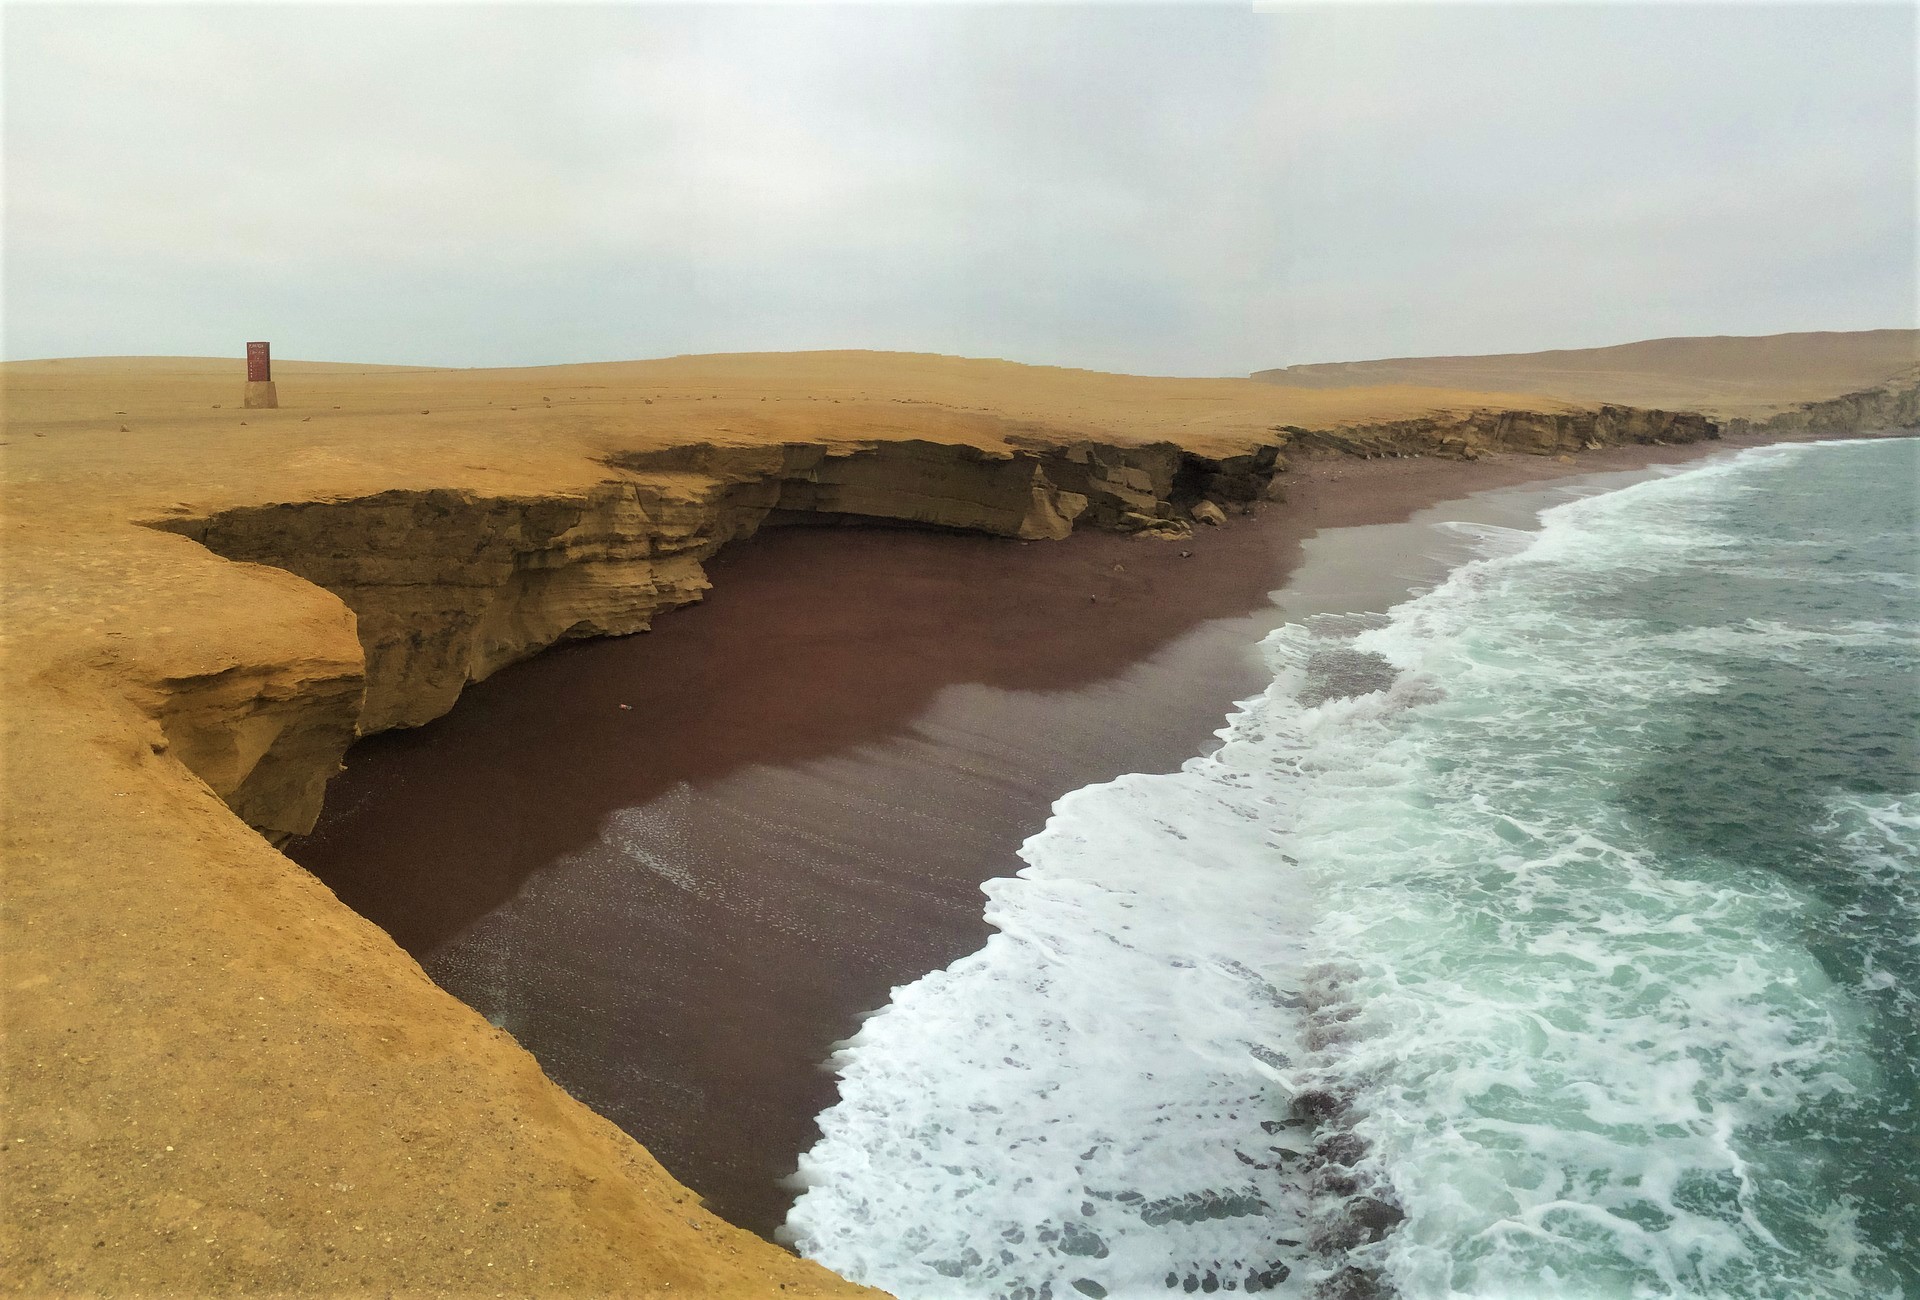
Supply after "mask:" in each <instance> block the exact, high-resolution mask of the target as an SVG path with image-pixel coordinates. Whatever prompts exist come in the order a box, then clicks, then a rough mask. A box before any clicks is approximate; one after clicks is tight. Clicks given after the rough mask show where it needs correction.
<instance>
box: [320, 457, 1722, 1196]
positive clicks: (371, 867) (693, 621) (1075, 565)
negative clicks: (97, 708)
mask: <svg viewBox="0 0 1920 1300" xmlns="http://www.w3.org/2000/svg"><path fill="white" fill-rule="evenodd" d="M1732 445H1743V444H1736V443H1733V442H1731V441H1729V442H1727V443H1710V444H1704V445H1699V446H1692V447H1671V448H1668V447H1653V448H1622V449H1614V450H1610V451H1606V452H1599V453H1593V454H1589V455H1585V456H1582V457H1580V458H1579V459H1578V461H1577V462H1560V461H1552V460H1545V459H1541V458H1534V457H1518V456H1512V457H1499V458H1493V459H1488V460H1483V461H1479V462H1474V463H1462V462H1452V461H1444V462H1442V461H1433V460H1418V459H1406V460H1380V461H1354V460H1347V459H1332V460H1316V461H1310V462H1305V463H1302V464H1300V465H1297V466H1296V467H1295V469H1294V471H1293V472H1291V473H1290V474H1289V475H1288V476H1287V477H1286V479H1285V480H1284V482H1285V484H1286V486H1287V489H1288V494H1289V499H1288V501H1287V502H1286V503H1285V504H1278V505H1264V506H1262V507H1260V508H1259V509H1258V511H1257V512H1256V513H1255V514H1253V515H1251V516H1236V517H1234V518H1232V519H1230V521H1229V523H1228V526H1226V527H1224V528H1219V529H1202V530H1201V531H1200V533H1199V534H1198V535H1197V536H1196V537H1195V538H1194V539H1193V540H1192V541H1191V542H1163V541H1158V540H1152V539H1136V538H1125V537H1116V536H1111V535H1104V534H1082V535H1076V536H1074V537H1072V538H1069V539H1068V540H1066V541H1064V542H1034V543H1021V542H1012V541H1005V540H1000V539H993V538H984V537H977V536H967V535H959V534H943V533H934V532H916V531H905V530H890V529H878V528H873V529H850V528H842V529H808V528H797V529H779V530H769V531H767V532H764V533H762V534H761V535H760V536H758V537H756V538H753V539H751V540H749V541H747V542H743V543H739V544H736V545H735V546H733V547H731V548H729V549H728V550H727V551H726V552H724V553H723V554H721V555H720V556H719V557H717V558H716V559H715V560H714V562H713V563H712V564H711V565H710V566H709V567H710V572H711V576H712V579H713V583H714V588H713V591H712V592H711V593H710V594H709V597H708V599H707V600H706V601H705V602H704V603H703V604H701V605H699V606H696V607H693V608H690V609H687V610H683V611H679V612H676V613H672V614H669V615H667V616H665V617H663V618H662V619H661V620H660V621H659V623H658V625H657V628H656V630H655V631H653V632H652V633H649V634H646V635H642V636H637V637H629V638H623V639H618V640H605V641H597V642H588V643H581V644H577V645H573V646H568V647H563V648H560V649H557V650H554V651H551V652H549V653H547V654H544V655H541V656H540V657H538V658H536V659H534V660H531V661H529V662H527V663H524V664H520V665H517V666H515V667H513V668H509V669H507V670H505V671H503V672H501V673H499V674H497V675H496V676H495V677H493V678H492V679H490V680H488V681H486V682H484V683H481V684H479V685H476V686H474V687H472V688H470V689H469V690H468V692H467V693H466V695H465V696H464V697H463V698H462V699H461V701H460V704H459V705H458V707H457V708H456V709H455V710H454V711H453V712H452V713H451V714H449V715H448V716H446V717H445V718H442V719H441V720H439V721H437V722H435V723H432V724H430V725H429V726H426V727H423V728H420V729H418V730H415V731H408V732H398V733H390V734H387V735H383V736H376V737H373V738H370V739H368V740H366V741H363V742H361V743H360V744H359V745H357V746H355V747H354V749H353V750H352V751H351V752H350V753H349V755H348V759H347V770H346V771H345V772H344V773H342V774H341V775H340V777H338V778H337V779H336V781H335V782H334V784H333V786H332V787H331V788H330V790H329V794H328V804H327V811H326V813H325V815H324V816H323V818H322V821H321V824H320V826H319V827H318V828H317V829H316V831H315V833H314V834H313V835H312V836H310V837H308V838H306V839H305V840H303V841H300V842H298V843H296V844H295V845H293V846H292V847H291V848H290V849H289V852H290V854H291V856H292V857H293V858H294V859H295V860H296V861H298V862H300V863H301V864H302V865H303V866H306V867H307V868H308V869H309V870H311V871H313V872H314V873H315V874H316V875H318V876H319V877H320V878H321V879H322V880H323V881H325V882H326V883H327V884H328V885H330V886H331V887H332V888H333V889H334V890H335V892H336V893H338V895H339V896H340V897H341V899H342V900H344V901H345V902H346V903H348V904H349V905H350V906H352V907H354V908H355V909H356V910H358V911H360V912H361V913H362V914H363V915H365V916H367V917H369V918H370V919H372V920H374V921H375V922H377V923H378V924H380V925H381V926H383V927H384V928H385V929H386V930H387V931H388V932H389V933H390V934H392V935H393V936H394V938H395V939H396V940H398V941H399V942H400V943H401V944H402V945H403V946H404V947H405V948H406V949H407V950H408V951H409V952H411V953H412V954H414V956H416V957H417V958H418V959H419V960H420V962H421V964H422V965H423V966H424V967H425V969H426V970H427V972H428V973H429V974H430V975H432V976H433V977H434V978H435V979H436V980H437V981H438V982H440V983H441V984H442V986H444V987H445V988H447V989H448V990H449V991H451V992H453V993H454V994H455V995H456V996H458V997H460V998H462V999H463V1000H465V1001H466V1002H468V1003H469V1004H470V1005H472V1006H474V1007H475V1008H477V1009H478V1010H480V1011H481V1012H482V1013H483V1014H485V1015H486V1016H488V1018H489V1019H491V1020H493V1021H494V1023H496V1024H499V1025H501V1026H503V1027H504V1028H506V1029H507V1030H508V1031H510V1032H511V1033H513V1034H514V1035H515V1037H516V1038H518V1039H519V1040H520V1042H521V1043H523V1044H524V1045H525V1046H526V1047H528V1048H529V1049H530V1050H531V1051H532V1052H533V1053H534V1055H535V1056H536V1057H537V1058H538V1059H539V1060H540V1061H541V1063H542V1065H543V1066H544V1067H545V1068H546V1070H547V1071H548V1073H549V1074H551V1075H552V1076H553V1077H554V1078H555V1079H556V1080H557V1081H558V1082H559V1083H560V1084H562V1085H563V1086H564V1087H566V1088H567V1089H568V1090H569V1091H570V1092H572V1093H573V1094H574V1095H575V1096H577V1097H579V1098H581V1099H582V1100H583V1101H585V1102H587V1103H588V1104H589V1105H590V1106H592V1107H593V1108H594V1109H596V1110H598V1111H600V1112H601V1113H602V1114H604V1115H606V1116H607V1117H608V1118H610V1119H612V1120H613V1121H614V1122H615V1123H617V1124H619V1125H620V1126H621V1127H623V1128H624V1129H626V1130H627V1131H628V1132H629V1133H631V1134H632V1135H633V1136H634V1137H636V1138H637V1139H639V1140H640V1141H641V1142H642V1143H643V1144H644V1145H645V1146H647V1147H648V1148H649V1149H650V1150H651V1151H652V1152H653V1153H654V1155H655V1156H656V1157H658V1158H659V1159H660V1160H661V1161H662V1163H664V1164H665V1165H666V1167H667V1168H668V1169H669V1170H670V1171H671V1172H672V1173H673V1174H674V1175H675V1176H676V1177H677V1178H679V1179H680V1180H681V1181H682V1182H684V1183H686V1184H687V1185H688V1186H690V1187H692V1188H693V1189H694V1190H695V1191H697V1192H699V1193H700V1194H701V1195H702V1196H703V1197H705V1198H706V1199H707V1201H708V1203H709V1204H710V1205H711V1206H712V1208H713V1209H715V1210H716V1211H717V1212H718V1213H720V1214H721V1215H723V1216H724V1217H726V1218H728V1219H730V1220H732V1221H733V1222H735V1223H737V1224H740V1225H741V1226H743V1227H747V1228H750V1229H752V1230H753V1231H756V1232H759V1233H762V1234H770V1233H771V1232H772V1231H773V1230H774V1229H775V1228H777V1227H778V1225H779V1224H780V1223H781V1221H782V1220H783V1219H784V1217H785V1214H786V1210H787V1207H788V1204H789V1203H790V1201H791V1195H792V1194H791V1192H790V1191H788V1190H786V1189H785V1188H783V1187H782V1185H781V1183H782V1180H783V1179H784V1178H785V1177H786V1176H787V1175H789V1174H791V1172H792V1171H793V1169H794V1167H795V1162H796V1159H797V1157H798V1155H799V1153H800V1152H801V1151H803V1150H805V1149H806V1148H807V1147H809V1146H810V1145H811V1144H812V1143H813V1141H814V1139H815V1137H816V1136H817V1130H816V1129H815V1125H814V1117H815V1116H816V1115H818V1114H819V1113H820V1111H822V1110H823V1109H825V1108H826V1107H827V1106H828V1105H830V1104H831V1103H832V1102H833V1100H834V1096H835V1093H834V1083H833V1079H832V1077H831V1076H830V1075H829V1074H828V1073H827V1072H826V1071H825V1070H824V1069H822V1062H823V1061H824V1060H825V1058H826V1057H827V1056H828V1054H829V1053H830V1051H831V1049H832V1045H833V1044H834V1043H835V1042H837V1041H838V1040H840V1039H843V1038H845V1037H846V1036H847V1035H848V1034H850V1033H851V1032H852V1031H853V1029H854V1028H855V1027H856V1026H857V1025H858V1023H859V1020H860V1018H861V1016H862V1015H863V1014H865V1013H867V1012H869V1011H871V1010H872V1009H874V1008H876V1007H878V1006H880V1005H882V1004H883V1003H884V1002H885V1001H886V998H887V994H888V991H889V990H890V989H891V988H893V987H894V986H896V985H899V984H902V983H906V982H909V981H911V980H914V979H917V978H919V977H920V976H921V975H923V974H925V973H927V972H928V971H931V970H936V969H939V968H940V967H943V966H945V965H947V964H949V963H950V962H952V961H954V960H955V959H957V958H959V957H961V956H964V955H965V954H967V953H968V952H971V951H973V950H974V949H976V948H977V947H979V946H980V944H981V943H982V942H983V941H984V940H985V938H986V935H987V933H988V931H987V928H986V926H985V923H984V922H983V920H982V919H981V914H980V913H981V896H980V893H979V885H980V883H981V882H982V881H985V880H987V879H990V878H993V877H995V876H1001V875H1006V874H1009V873H1011V872H1013V871H1015V870H1017V869H1018V868H1019V867H1020V865H1021V863H1020V862H1019V860H1018V858H1017V857H1016V856H1015V851H1016V850H1017V848H1018V847H1019V845H1020V843H1021V842H1022V841H1023V840H1024V839H1025V838H1026V837H1027V836H1029V835H1031V834H1032V833H1034V832H1035V831H1037V830H1039V829H1040V827H1041V826H1042V824H1043V823H1044V822H1045V819H1046V816H1047V813H1048V811H1049V809H1050V807H1051V805H1052V803H1053V801H1054V800H1055V799H1056V798H1058V797H1059V796H1060V795H1061V794H1063V793H1065V792H1066V791H1069V790H1072V789H1076V788H1078V787H1080V786H1083V785H1087V784H1090V783H1092V782H1096V781H1101V780H1106V779H1110V778H1112V777H1114V776H1117V775H1119V774H1121V773H1123V772H1129V771H1156V770H1170V769H1172V768H1175V767H1177V766H1178V765H1179V764H1180V763H1181V762H1182V761H1184V760H1185V759H1187V758H1189V757H1191V756H1192V755H1194V754H1196V753H1199V752H1202V751H1204V750H1205V749H1207V748H1209V747H1210V746H1211V745H1212V744H1213V743H1215V742H1214V740H1213V732H1214V731H1215V729H1216V728H1218V727H1219V726H1220V725H1221V723H1222V719H1223V717H1224V716H1225V714H1226V713H1227V711H1228V710H1229V708H1230V707H1231V705H1232V702H1233V701H1234V700H1236V699H1238V698H1241V697H1244V696H1246V695H1248V694H1251V693H1253V692H1254V691H1256V690H1258V689H1259V688H1260V687H1261V686H1263V685H1264V684H1265V681H1266V675H1265V674H1264V672H1263V671H1262V669H1261V667H1260V665H1259V661H1258V658H1257V654H1256V651H1255V648H1254V647H1255V645H1256V643H1257V642H1258V640H1259V638H1260V637H1261V636H1262V635H1263V634H1264V633H1265V632H1266V631H1268V630H1270V629H1271V628H1272V627H1273V626H1275V625H1277V624H1278V623H1279V622H1281V621H1284V619H1286V618H1287V617H1289V615H1293V616H1297V615H1298V614H1299V613H1302V612H1305V611H1304V610H1283V609H1280V608H1278V607H1276V606H1275V605H1274V604H1273V602H1272V601H1271V599H1270V598H1269V593H1271V592H1273V591H1274V590H1275V589H1277V588H1279V587H1281V586H1282V585H1283V584H1284V583H1285V581H1286V579H1287V576H1288V574H1289V572H1290V571H1291V570H1292V569H1293V567H1294V566H1295V564H1296V563H1297V562H1298V560H1299V558H1300V556H1301V554H1302V544H1303V542H1304V541H1305V539H1307V538H1308V537H1309V536H1311V535H1312V534H1313V533H1314V532H1315V531H1316V530H1320V529H1325V528H1339V527H1352V526H1356V525H1372V524H1382V523H1388V522H1392V521H1396V520H1401V519H1405V518H1407V517H1408V516H1410V515H1412V514H1413V513H1414V512H1415V511H1418V510H1421V509H1423V508H1425V507H1429V506H1432V505H1434V504H1435V503H1437V502H1442V501H1449V500H1453V499H1456V498H1460V497H1464V496H1466V495H1468V494H1470V493H1475V492H1482V491H1485V490H1488V489H1492V488H1498V487H1503V486H1509V485H1514V484H1520V483H1527V482H1534V481H1538V480H1542V479H1549V478H1556V477H1564V476H1568V475H1587V474H1593V473H1597V472H1603V471H1608V470H1625V469H1631V468H1635V467H1639V466H1643V465H1646V464H1650V463H1657V462H1677V461H1682V460H1688V459H1693V458H1696V457H1698V456H1701V455H1704V454H1707V453H1709V452H1712V451H1714V450H1718V449H1721V448H1723V447H1727V446H1732ZM1516 522H1518V521H1516ZM1182 551H1187V552H1190V553H1191V554H1190V555H1187V556H1183V555H1182V554H1181V552H1182ZM1423 563H1425V560H1424V558H1423V556H1422V555H1420V554H1418V553H1416V552H1414V551H1408V552H1405V553H1401V552H1388V553H1380V554H1370V555H1368V554H1363V555H1350V556H1349V558H1348V560H1347V562H1346V567H1345V568H1344V569H1342V568H1338V567H1336V569H1335V570H1334V573H1335V574H1336V579H1335V584H1334V585H1335V587H1336V588H1339V587H1342V586H1343V585H1344V586H1346V588H1347V589H1346V590H1345V591H1344V592H1343V591H1341V590H1334V591H1330V592H1327V593H1324V594H1323V596H1322V597H1320V598H1318V599H1322V600H1323V601H1325V602H1331V603H1339V602H1340V601H1341V600H1342V599H1347V600H1349V602H1350V603H1358V604H1359V605H1361V606H1365V605H1367V604H1368V603H1369V592H1370V591H1378V592H1380V593H1382V599H1389V598H1391V597H1389V596H1388V595H1387V594H1386V593H1391V592H1394V591H1400V590H1404V589H1405V587H1406V585H1407V584H1408V583H1409V582H1412V581H1417V580H1418V578H1419V574H1418V573H1417V572H1415V571H1414V570H1417V569H1418V568H1419V567H1420V566H1421V565H1422V564H1423ZM623 706H625V707H623Z"/></svg>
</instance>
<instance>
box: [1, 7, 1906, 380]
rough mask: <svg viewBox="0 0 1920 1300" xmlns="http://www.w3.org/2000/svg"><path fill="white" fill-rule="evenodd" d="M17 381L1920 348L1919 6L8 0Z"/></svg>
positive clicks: (1180, 365) (1192, 369)
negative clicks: (266, 366) (1636, 345)
mask: <svg viewBox="0 0 1920 1300" xmlns="http://www.w3.org/2000/svg"><path fill="white" fill-rule="evenodd" d="M4 42H5V53H4V61H5V111H6V119H5V165H6V174H5V182H6V183H5V215H4V235H5V259H6V260H5V269H4V290H5V293H4V307H5V351H6V355H7V356H9V357H16V358H17V357H35V356H70V355H98V354H119V353H139V354H195V355H237V353H238V350H239V348H240V345H241V343H242V342H244V341H245V340H247V339H250V338H266V339H271V340H272V341H273V343H274V350H275V353H276V355H278V356H283V357H303V358H315V359H332V360H355V361H389V362H415V363H431V364H449V365H503V364H537V363H545V362H557V361H576V360H608V359H614V358H626V357H646V356H664V355H670V354H674V353H681V352H713V351H758V350H767V349H796V348H837V347H867V348H897V349H910V350H918V351H937V352H953V353H963V354H969V355H976V356H1002V357H1009V358H1012V359H1015V360H1022V361H1034V362H1046V363H1057V364H1067V365H1083V366H1092V367H1096V368H1101V369H1112V370H1126V371H1135V372H1142V373H1157V374H1199V375H1211V374H1238V373H1245V372H1246V371H1248V370H1252V369H1256V368H1259V367H1264V366H1271V365H1283V364H1291V363H1295V362H1303V361H1325V360H1346V359H1358V358H1365V357H1379V356H1399V355H1412V354H1427V353H1469V352H1493V351H1506V350H1531V349H1536V348H1547V347H1581V346H1589V345H1597V344H1605V343H1617V342H1625V341H1628V340H1631V339H1637V338H1647V337H1654V336H1660V335H1669V334H1710V333H1729V334H1763V333H1773V332H1778V331H1784V330H1799V329H1863V328H1873V327H1881V326H1912V325H1915V324H1916V323H1920V322H1916V319H1915V313H1916V307H1915V299H1916V285H1915V226H1916V221H1915V189H1916V158H1915V76H1916V48H1915V10H1914V8H1912V7H1910V6H1907V5H1888V6H1853V5H1821V6H1815V7H1805V8H1803V7H1797V6H1790V5H1784V4H1766V5H1751V6H1748V5H1738V4H1717V5H1710V6H1702V7H1681V6H1677V5H1661V6H1646V7H1641V6H1627V5H1579V6H1575V5H1533V6H1518V7H1499V6H1442V5H1427V6H1420V7H1411V8H1402V7H1389V6H1384V5H1382V6H1365V7H1346V8H1339V9H1326V8H1306V7H1302V8H1297V9H1296V8H1288V7H1275V8H1270V9H1267V10H1263V11H1261V12H1254V11H1252V10H1250V9H1249V8H1246V7H1239V8H1234V7H1224V6H1223V7H1199V6H1194V7H1183V8H1166V9H1162V8H1146V7H1105V8H1087V7H1071V8H1070V7H1050V8H1026V7H1013V6H994V7H961V6H938V7H936V6H917V7H904V6H903V7H895V8H859V9H829V8H803V7H783V8H771V9H761V8H744V7H708V8H697V9H685V8H663V7H623V6H615V5H595V6H581V7H560V6H541V7H488V6H479V5H442V6H432V7H425V8H405V7H384V6H365V5H363V6H332V7H295V6H273V7H264V6H254V5H248V6H242V5H227V6H216V7H183V6H142V7H135V8H104V7H77V6H75V7H55V6H45V7H42V6H20V5H11V6H9V7H8V8H7V9H6V11H5V16H4Z"/></svg>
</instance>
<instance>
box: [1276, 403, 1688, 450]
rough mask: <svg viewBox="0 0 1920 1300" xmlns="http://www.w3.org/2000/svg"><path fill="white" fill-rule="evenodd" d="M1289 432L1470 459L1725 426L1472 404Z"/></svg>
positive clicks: (1339, 444)
mask: <svg viewBox="0 0 1920 1300" xmlns="http://www.w3.org/2000/svg"><path fill="white" fill-rule="evenodd" d="M1287 432H1288V433H1289V434H1291V435H1292V437H1293V443H1292V445H1293V446H1296V447H1302V448H1316V449H1321V450H1328V451H1340V452H1346V453H1348V454H1349V455H1356V456H1394V455H1407V454H1414V455H1426V456H1453V457H1460V458H1464V459H1469V460H1470V459H1472V458H1473V457H1475V456H1478V455H1481V454H1482V453H1484V452H1489V451H1517V452H1526V453H1529V454H1532V455H1538V456H1551V455H1560V454H1566V453H1571V452H1577V451H1590V450H1594V449H1597V448H1600V447H1614V446H1621V445H1626V444H1636V443H1638V444H1644V443H1687V442H1699V441H1700V440H1702V439H1704V438H1718V437H1719V436H1720V426H1719V425H1717V424H1715V423H1714V422H1713V421H1712V420H1710V419H1708V418H1707V417H1706V416H1704V415H1699V414H1696V413H1694V412H1691V411H1656V410H1648V409H1643V408H1641V407H1634V406H1601V407H1597V408H1595V409H1593V410H1587V411H1553V412H1543V411H1469V412H1465V413H1461V414H1457V415H1450V416H1442V417H1438V418H1434V419H1428V420H1400V421H1396V422H1393V423H1390V424H1372V425H1359V426H1354V427H1349V428H1340V429H1291V428H1290V429H1288V430H1287Z"/></svg>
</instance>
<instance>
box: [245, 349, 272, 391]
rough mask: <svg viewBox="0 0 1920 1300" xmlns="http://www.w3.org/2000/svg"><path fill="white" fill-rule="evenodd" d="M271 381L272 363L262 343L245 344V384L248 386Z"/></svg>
mask: <svg viewBox="0 0 1920 1300" xmlns="http://www.w3.org/2000/svg"><path fill="white" fill-rule="evenodd" d="M272 379H273V361H272V360H271V359H270V358H269V357H268V356H267V345H266V344H264V343H249V344H247V382H248V383H250V384H265V383H270V382H271V381H272Z"/></svg>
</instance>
